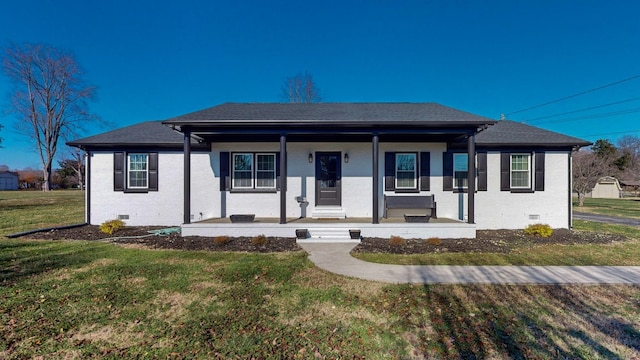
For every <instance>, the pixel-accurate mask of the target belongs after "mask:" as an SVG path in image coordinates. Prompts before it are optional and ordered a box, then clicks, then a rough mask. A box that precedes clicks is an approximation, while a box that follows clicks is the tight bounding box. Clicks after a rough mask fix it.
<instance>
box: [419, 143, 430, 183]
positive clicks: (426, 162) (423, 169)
mask: <svg viewBox="0 0 640 360" xmlns="http://www.w3.org/2000/svg"><path fill="white" fill-rule="evenodd" d="M420 190H421V191H429V190H431V153H430V152H428V151H425V152H421V153H420Z"/></svg>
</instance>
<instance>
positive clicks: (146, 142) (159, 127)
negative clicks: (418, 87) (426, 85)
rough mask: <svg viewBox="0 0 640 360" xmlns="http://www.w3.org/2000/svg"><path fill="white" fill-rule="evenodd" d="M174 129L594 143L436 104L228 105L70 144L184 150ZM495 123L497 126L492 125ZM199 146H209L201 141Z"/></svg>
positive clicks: (485, 143)
mask: <svg viewBox="0 0 640 360" xmlns="http://www.w3.org/2000/svg"><path fill="white" fill-rule="evenodd" d="M163 123H164V124H169V125H177V126H180V125H186V124H191V125H194V124H196V125H198V124H199V125H209V124H210V125H213V126H215V125H216V124H217V125H223V124H234V125H240V126H243V127H244V126H248V127H249V126H251V125H252V124H253V125H257V126H259V125H260V124H274V123H276V124H281V125H291V124H300V123H302V124H315V125H319V126H323V125H324V126H327V127H328V128H331V127H332V126H333V125H338V124H345V123H347V124H352V125H359V126H361V127H366V126H367V125H382V124H385V125H391V126H394V125H398V126H399V125H401V124H403V125H408V126H411V125H417V126H434V127H435V126H436V125H437V124H440V125H442V126H446V125H450V124H456V125H458V124H459V125H472V124H478V125H489V126H488V128H487V129H486V130H484V131H482V132H480V133H479V134H478V135H476V144H477V145H478V146H479V147H485V148H487V147H492V146H495V147H505V146H546V147H573V146H587V145H590V143H589V142H588V141H584V140H581V139H578V138H575V137H571V136H566V135H563V134H559V133H556V132H553V131H549V130H545V129H541V128H538V127H535V126H530V125H526V124H522V123H518V122H514V121H509V120H502V121H497V122H496V121H494V120H491V119H489V118H485V117H481V116H477V115H473V114H470V113H467V112H464V111H459V110H456V109H452V108H449V107H446V106H442V105H439V104H435V103H333V104H332V103H320V104H283V103H275V104H274V103H251V104H237V103H226V104H222V105H219V106H214V107H212V108H208V109H205V110H201V111H196V112H193V113H190V114H186V115H182V116H179V117H175V118H172V119H169V120H166V121H164V122H162V121H147V122H143V123H139V124H136V125H131V126H127V127H124V128H120V129H116V130H113V131H108V132H105V133H102V134H98V135H94V136H90V137H86V138H83V139H79V140H75V141H70V142H68V143H67V144H68V145H70V146H76V147H82V148H110V147H111V148H114V147H119V146H129V147H131V146H139V147H152V146H153V147H165V148H182V145H183V141H184V137H183V135H182V134H181V133H179V132H177V131H175V130H173V129H171V128H170V127H169V126H165V125H163ZM490 124H493V125H490ZM191 143H192V144H193V145H194V146H203V148H204V146H205V145H203V144H200V143H198V142H197V141H196V140H192V142H191Z"/></svg>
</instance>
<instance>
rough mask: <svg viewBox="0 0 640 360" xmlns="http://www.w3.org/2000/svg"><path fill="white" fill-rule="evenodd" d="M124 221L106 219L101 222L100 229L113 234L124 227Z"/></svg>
mask: <svg viewBox="0 0 640 360" xmlns="http://www.w3.org/2000/svg"><path fill="white" fill-rule="evenodd" d="M123 227H124V222H123V221H122V220H120V219H116V220H109V221H105V222H103V223H102V224H100V231H102V232H103V233H105V234H109V235H113V233H114V232H116V231H118V230H120V229H122V228H123Z"/></svg>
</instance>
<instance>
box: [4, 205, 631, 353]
mask: <svg viewBox="0 0 640 360" xmlns="http://www.w3.org/2000/svg"><path fill="white" fill-rule="evenodd" d="M25 194H27V195H26V196H27V197H30V196H33V199H36V200H34V201H40V200H37V199H40V198H39V196H41V195H42V194H35V193H34V194H33V195H32V194H31V193H25ZM46 195H47V194H45V196H46ZM51 196H53V197H56V196H60V195H57V194H54V195H51ZM56 199H60V198H56ZM5 200H6V198H3V200H2V201H3V204H7V202H4V201H5ZM13 201H15V203H16V204H18V205H17V206H21V207H22V209H21V210H16V209H7V208H6V207H4V206H3V207H2V211H3V214H7V213H11V214H12V216H11V217H9V218H5V217H4V216H2V217H0V227H1V228H2V229H3V231H8V230H5V229H14V230H11V231H21V230H27V229H29V228H31V227H32V225H31V224H27V225H11V226H9V225H8V224H9V222H16V221H18V222H19V220H20V218H21V214H20V211H24V214H25V215H24V216H31V215H30V214H32V213H33V207H35V206H23V205H28V203H29V201H27V200H24V201H23V202H22V203H21V202H20V201H18V200H16V199H14V200H13ZM68 201H69V202H74V201H77V199H75V198H73V197H71V198H69V199H68ZM57 206H58V207H60V208H61V209H62V208H66V207H67V205H66V204H65V203H64V201H62V202H61V203H58V204H57ZM55 207H56V206H52V207H51V208H48V209H46V210H43V211H46V212H48V213H50V214H56V213H57V212H56V211H55V210H54V209H53V208H55ZM12 211H16V212H12ZM58 221H59V218H57V217H55V216H53V217H51V218H50V219H49V222H48V223H47V222H46V221H45V220H43V221H41V222H39V223H38V224H42V225H38V226H51V225H55V224H57V223H58ZM69 222H70V223H74V222H78V220H77V219H72V220H70V221H69ZM577 225H579V226H580V227H581V228H589V227H591V226H593V225H592V224H591V223H587V222H580V223H578V224H577ZM610 230H611V231H619V232H624V233H627V232H629V231H630V230H627V229H623V228H622V227H617V228H612V229H610ZM599 251H600V249H599ZM638 329H640V288H639V287H638V286H585V285H579V286H510V285H505V286H502V285H501V286H494V285H429V286H419V285H385V284H381V283H376V282H371V281H365V280H358V279H351V278H347V277H343V276H339V275H335V274H330V273H328V272H325V271H322V270H319V269H317V268H315V267H314V266H313V265H312V264H311V263H310V262H309V261H308V259H307V258H306V255H305V254H303V253H287V254H244V253H213V252H193V251H171V250H147V249H139V248H134V247H121V246H118V245H115V244H111V243H102V242H87V241H33V240H21V239H0V358H1V359H24V358H44V359H49V358H53V359H104V358H107V359H139V358H150V359H153V358H169V359H187V358H188V359H193V358H195V359H212V358H214V359H215V358H219V359H226V358H241V359H246V358H263V359H284V358H286V359H322V358H327V359H329V358H349V359H359V358H360V359H424V358H436V359H459V358H465V359H466V358H491V359H513V358H516V359H523V358H539V359H556V358H617V359H628V358H638V357H640V331H639V330H638Z"/></svg>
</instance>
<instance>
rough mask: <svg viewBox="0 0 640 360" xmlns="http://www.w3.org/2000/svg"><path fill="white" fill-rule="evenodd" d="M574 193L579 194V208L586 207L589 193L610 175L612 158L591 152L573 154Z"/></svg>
mask: <svg viewBox="0 0 640 360" xmlns="http://www.w3.org/2000/svg"><path fill="white" fill-rule="evenodd" d="M572 165H573V191H575V192H577V193H578V206H583V205H584V198H585V197H586V195H587V193H588V192H590V191H591V190H593V187H594V186H596V183H597V182H598V180H600V178H602V177H604V176H607V175H610V174H611V171H612V165H611V157H607V156H601V155H598V154H597V153H595V152H593V151H590V150H580V151H576V152H574V153H573V161H572Z"/></svg>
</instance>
